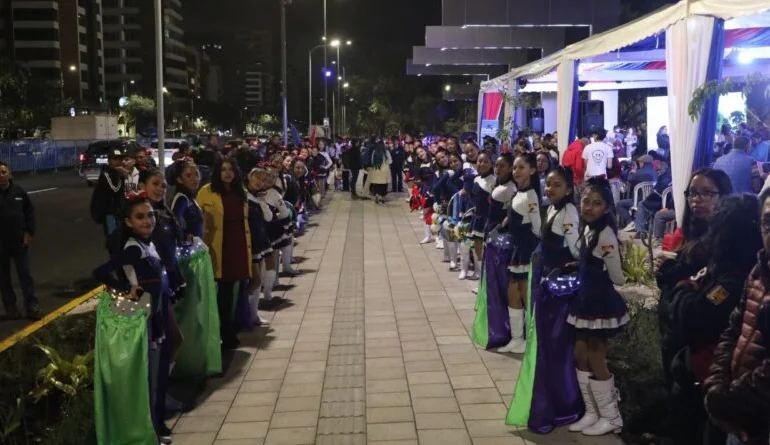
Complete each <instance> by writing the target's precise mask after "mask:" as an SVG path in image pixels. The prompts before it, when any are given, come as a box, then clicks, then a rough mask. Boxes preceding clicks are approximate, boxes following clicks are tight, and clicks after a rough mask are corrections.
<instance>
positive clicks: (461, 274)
mask: <svg viewBox="0 0 770 445" xmlns="http://www.w3.org/2000/svg"><path fill="white" fill-rule="evenodd" d="M467 277H468V274H467V273H465V271H464V270H463V271H461V272H460V276H458V277H457V279H458V280H464V279H466V278H467Z"/></svg>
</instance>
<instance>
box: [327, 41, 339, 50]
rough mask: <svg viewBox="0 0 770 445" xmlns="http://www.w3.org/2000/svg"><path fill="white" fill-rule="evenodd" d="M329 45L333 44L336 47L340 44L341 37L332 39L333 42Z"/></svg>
mask: <svg viewBox="0 0 770 445" xmlns="http://www.w3.org/2000/svg"><path fill="white" fill-rule="evenodd" d="M329 45H331V46H332V47H334V48H336V47H338V46H340V40H339V39H334V40H332V41H331V43H329Z"/></svg>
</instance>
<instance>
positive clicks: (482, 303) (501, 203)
mask: <svg viewBox="0 0 770 445" xmlns="http://www.w3.org/2000/svg"><path fill="white" fill-rule="evenodd" d="M512 171H513V157H511V156H510V155H502V156H500V157H499V158H498V159H497V161H496V162H495V176H496V177H497V182H496V185H495V188H494V189H493V190H492V193H491V195H490V198H491V199H490V201H489V212H488V213H487V221H486V227H485V229H484V235H485V239H486V247H485V248H484V261H483V271H482V275H481V281H480V282H479V290H478V294H477V295H476V318H475V319H474V321H473V330H472V332H471V338H472V339H473V341H474V342H475V343H476V344H477V345H479V346H481V347H483V348H485V349H490V348H496V347H500V346H503V345H506V344H508V342H509V341H510V340H511V325H510V320H509V318H508V309H507V308H508V298H507V295H508V263H509V262H510V259H511V245H510V244H511V243H510V236H509V235H507V234H505V233H504V232H505V231H506V228H505V226H504V224H503V220H504V219H505V215H506V213H507V212H508V209H509V208H510V206H511V201H512V200H513V196H514V195H515V194H516V184H515V183H514V181H513V175H512V174H511V173H512Z"/></svg>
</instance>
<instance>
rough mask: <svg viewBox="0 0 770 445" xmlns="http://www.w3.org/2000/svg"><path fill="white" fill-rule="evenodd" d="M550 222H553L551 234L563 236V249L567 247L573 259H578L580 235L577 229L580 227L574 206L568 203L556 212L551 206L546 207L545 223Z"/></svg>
mask: <svg viewBox="0 0 770 445" xmlns="http://www.w3.org/2000/svg"><path fill="white" fill-rule="evenodd" d="M551 220H553V224H551V232H553V233H555V234H556V235H559V236H563V237H564V247H569V251H570V253H571V254H572V257H573V258H575V259H577V258H579V257H580V248H579V247H578V238H579V237H580V234H579V232H578V229H579V227H580V217H579V216H578V211H577V208H576V207H575V205H574V204H572V203H568V204H567V205H565V206H564V207H563V208H562V209H561V210H558V211H557V210H556V207H554V206H553V205H551V206H550V207H548V213H547V214H546V221H551Z"/></svg>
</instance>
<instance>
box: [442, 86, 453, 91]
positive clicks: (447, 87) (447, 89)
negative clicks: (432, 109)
mask: <svg viewBox="0 0 770 445" xmlns="http://www.w3.org/2000/svg"><path fill="white" fill-rule="evenodd" d="M444 91H447V92H449V91H452V85H446V86H444Z"/></svg>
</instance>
